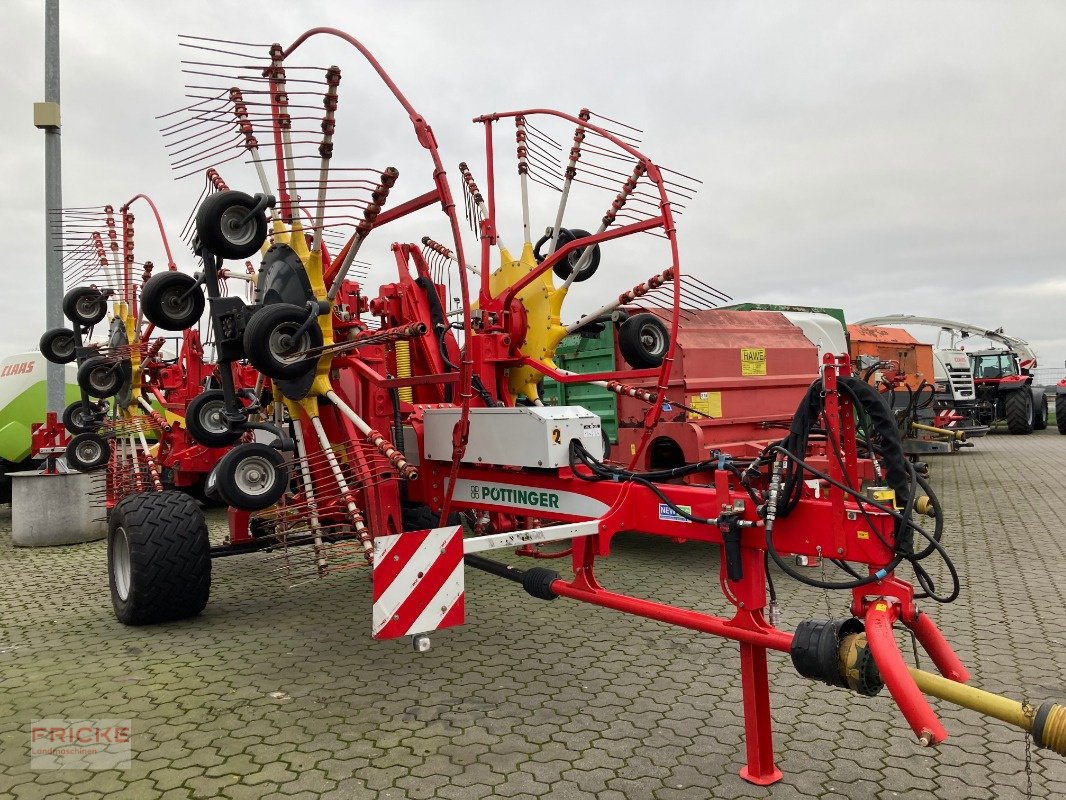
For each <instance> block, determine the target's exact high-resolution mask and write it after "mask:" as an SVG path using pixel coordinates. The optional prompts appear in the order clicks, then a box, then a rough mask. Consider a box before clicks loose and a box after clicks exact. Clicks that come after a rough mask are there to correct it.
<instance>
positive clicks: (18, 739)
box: [0, 430, 1066, 800]
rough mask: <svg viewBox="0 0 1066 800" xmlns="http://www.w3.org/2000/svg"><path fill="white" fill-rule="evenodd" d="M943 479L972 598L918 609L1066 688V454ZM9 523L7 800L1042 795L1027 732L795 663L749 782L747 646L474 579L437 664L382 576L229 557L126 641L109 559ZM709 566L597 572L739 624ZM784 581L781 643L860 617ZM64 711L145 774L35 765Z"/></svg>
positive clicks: (1, 620)
mask: <svg viewBox="0 0 1066 800" xmlns="http://www.w3.org/2000/svg"><path fill="white" fill-rule="evenodd" d="M932 473H933V481H934V485H935V487H936V488H937V490H938V492H939V493H940V495H941V496H942V498H943V500H944V502H945V504H946V506H947V507H948V529H947V534H946V542H947V545H948V547H949V548H950V551H951V553H952V554H953V556H954V558H955V561H956V563H957V565H958V567H959V569H960V572H961V573H962V575H963V581H964V590H963V595H962V597H961V598H960V599H959V601H958V602H956V603H955V604H954V605H952V606H949V607H935V606H931V605H928V604H927V606H926V610H928V611H930V613H931V614H932V615H933V617H934V619H935V620H936V621H937V622H938V624H940V625H941V627H942V628H943V629H944V630H945V631H946V632H947V635H948V638H949V640H950V641H951V642H952V643H953V644H954V645H955V647H956V649H957V650H958V652H959V654H960V655H961V657H962V659H963V661H964V662H965V663H966V664H968V665H969V667H970V668H971V670H972V672H973V676H974V682H975V684H976V685H979V686H982V687H984V688H987V689H990V690H993V691H1000V692H1005V693H1008V694H1010V695H1012V696H1013V697H1015V698H1018V699H1021V698H1023V697H1024V698H1027V699H1029V700H1030V701H1033V702H1040V701H1043V700H1044V699H1047V698H1058V699H1060V700H1062V699H1066V617H1064V613H1063V609H1064V606H1066V597H1064V595H1066V569H1064V567H1066V531H1064V526H1063V524H1062V519H1063V514H1064V511H1066V482H1064V475H1066V437H1062V436H1059V435H1058V434H1057V433H1056V432H1054V430H1052V431H1047V432H1044V433H1040V434H1035V435H1033V436H1030V437H1013V436H1006V435H993V436H990V437H988V438H986V439H985V440H983V441H981V442H979V443H978V445H977V447H976V448H974V449H973V450H969V451H964V452H963V453H961V454H959V455H958V456H955V457H947V458H937V459H935V460H934V461H933V462H932ZM221 523H222V520H221V517H219V516H217V515H215V516H214V517H213V525H214V528H215V534H216V535H218V534H219V533H220V531H221ZM0 525H2V526H3V530H0V797H3V798H7V797H14V798H26V800H29V799H30V798H46V797H68V796H75V797H78V798H82V799H83V800H91V799H92V798H103V797H108V798H111V797H121V798H168V799H169V798H175V799H177V798H215V797H226V798H234V800H243V799H244V798H260V797H266V798H296V799H302V798H381V799H385V798H387V799H388V800H404V799H405V798H408V799H410V800H421V799H422V798H445V800H468V799H469V800H473V799H474V798H485V797H507V798H534V797H536V798H544V799H545V800H546V799H548V798H552V799H553V800H563V799H564V798H565V799H566V800H580V799H582V798H602V800H623V798H656V800H681V798H707V797H723V798H726V797H749V798H766V797H772V798H807V797H811V798H814V797H817V798H877V799H878V800H888V799H889V798H892V799H895V798H930V797H935V798H945V799H948V798H950V799H952V800H964V799H966V798H973V800H986V799H989V798H1005V799H1006V798H1021V797H1025V796H1026V776H1025V770H1024V764H1025V752H1026V745H1025V739H1024V737H1023V735H1022V734H1021V733H1020V732H1018V731H1015V730H1013V729H1010V728H1007V727H1006V726H1004V725H1002V724H1000V723H995V722H986V721H984V720H983V719H981V718H980V717H978V716H977V715H975V714H973V713H971V712H966V711H961V710H959V709H955V708H953V707H950V706H948V705H947V704H943V703H940V702H938V701H937V702H934V706H935V707H937V708H938V710H939V711H940V712H941V714H942V717H943V719H944V722H945V725H946V727H947V728H948V730H949V732H950V733H951V738H950V739H949V740H948V741H947V742H945V743H944V744H943V745H941V746H940V747H939V748H936V749H930V750H923V749H922V748H920V747H919V746H918V745H917V743H916V742H915V741H914V737H913V736H912V735H911V734H910V731H909V729H908V728H906V726H905V725H904V723H903V721H902V717H901V716H900V714H899V712H898V711H897V710H896V709H895V708H894V707H893V705H892V704H891V702H890V701H889V699H888V697H887V695H886V696H882V697H877V698H861V697H855V696H853V695H851V694H849V693H847V692H845V691H844V690H838V689H829V688H827V687H825V686H822V685H820V684H819V685H815V684H812V683H810V682H808V681H805V680H802V679H800V678H799V677H798V676H797V675H796V674H795V673H794V671H793V669H792V667H791V664H790V663H789V662H788V659H787V657H784V656H782V655H780V654H772V655H771V662H770V669H771V682H772V693H773V706H774V720H775V730H776V737H775V741H776V745H777V750H778V759H779V766H780V767H781V769H782V770H783V771H784V779H783V780H782V781H781V782H780V783H779V784H777V785H776V786H775V787H772V788H768V789H764V788H758V787H754V786H751V785H749V784H747V783H744V782H743V781H741V780H740V778H739V777H738V775H737V771H738V770H739V769H740V767H741V766H742V761H741V758H742V753H743V724H742V712H741V703H740V689H739V679H738V675H737V670H738V655H737V647H736V645H735V644H733V643H731V642H727V641H723V640H720V639H715V638H712V637H708V636H700V635H697V634H694V633H689V632H686V631H681V630H678V629H672V628H668V627H665V626H662V625H659V624H657V623H653V622H650V621H646V620H641V619H637V618H635V617H628V616H624V615H621V614H618V613H614V612H610V611H606V610H597V609H595V608H591V607H587V606H584V605H581V604H578V603H573V602H570V601H566V600H557V601H555V602H553V603H544V602H541V601H536V600H532V599H530V598H528V597H527V596H526V595H525V594H524V593H523V592H522V591H521V589H520V588H519V587H518V586H516V585H515V584H511V583H506V582H501V581H499V580H498V579H494V578H491V577H489V576H487V575H484V574H482V573H479V572H475V571H469V572H468V575H467V598H468V599H467V603H468V605H467V617H468V622H467V625H466V626H465V627H463V628H459V629H455V630H452V631H449V632H444V633H440V634H438V635H436V636H434V647H433V650H432V651H431V652H429V653H427V654H423V655H418V654H415V653H414V652H413V651H412V650H411V648H410V645H409V644H408V642H407V641H396V642H375V641H373V640H372V639H371V638H370V637H369V634H368V629H369V616H370V614H369V604H370V596H369V583H368V581H367V580H366V577H365V575H364V574H362V573H360V574H356V573H352V572H349V573H345V574H341V575H337V576H334V577H331V578H329V579H326V580H321V581H315V582H313V583H310V584H307V585H304V586H300V587H298V588H295V589H293V588H289V587H288V586H287V585H286V583H285V582H284V581H282V580H280V579H279V578H278V577H277V576H275V575H274V574H273V572H272V570H273V569H274V568H275V567H276V566H277V562H276V561H274V560H272V559H271V558H270V556H268V555H265V554H256V555H248V556H242V557H236V558H226V559H221V560H218V561H216V562H215V563H214V582H213V589H212V597H211V602H210V604H209V605H208V607H207V610H206V612H205V613H204V614H203V615H202V616H200V617H198V618H196V619H194V620H189V621H185V622H180V623H175V624H170V625H164V626H159V627H154V628H140V629H136V628H125V627H123V626H122V625H120V624H119V623H118V622H116V620H115V619H114V617H113V616H112V612H111V608H110V602H109V598H108V592H107V580H106V574H105V558H106V556H105V548H104V545H103V543H102V542H101V543H94V544H89V545H81V546H76V547H67V548H51V549H34V550H21V549H15V548H13V547H12V546H11V544H10V539H9V537H8V535H7V530H9V528H10V511H9V510H6V509H4V510H0ZM717 564H718V559H717V554H716V553H715V551H714V550H712V549H711V548H709V547H706V546H702V545H697V544H683V545H678V544H674V543H671V542H667V541H660V540H654V539H651V538H642V537H638V536H625V537H621V538H620V539H619V540H617V545H616V551H615V552H614V554H613V555H612V557H611V558H610V559H608V560H606V561H605V562H603V566H602V569H601V573H600V577H601V580H602V581H603V582H604V583H605V584H606V585H608V586H610V587H612V588H616V589H618V590H621V591H627V592H631V593H635V594H640V595H643V596H648V597H654V598H656V599H660V600H664V601H667V602H671V603H677V604H681V605H685V606H688V607H692V608H697V609H705V610H709V611H715V612H722V613H724V612H725V611H726V606H725V603H724V601H722V600H721V596H720V591H719V588H718V585H717V574H718V567H717ZM934 574H936V575H937V576H938V577H943V572H942V570H941V571H936V572H934ZM777 579H778V580H777V583H778V585H779V587H780V594H781V596H782V598H783V607H784V614H785V616H784V621H783V627H788V628H791V627H793V626H794V625H795V624H796V623H797V622H798V621H800V620H801V619H804V618H807V617H810V616H821V617H824V616H825V615H826V607H827V602H828V606H829V608H830V609H831V610H832V611H833V613H834V614H835V615H842V614H843V613H844V612H845V609H846V606H847V598H846V597H845V596H844V595H843V594H842V593H835V594H834V595H833V596H830V597H828V598H826V596H825V594H824V593H823V592H820V591H814V590H811V589H808V588H805V587H802V586H797V585H796V584H795V583H793V582H791V581H789V580H788V579H787V578H786V577H785V576H784V575H782V574H778V575H777ZM908 647H909V645H908ZM54 717H67V718H122V719H126V718H128V719H132V720H133V765H132V767H131V768H130V769H127V770H122V771H116V770H112V771H104V772H71V771H51V772H34V771H33V770H31V769H30V763H29V756H28V748H29V734H28V728H29V725H30V722H31V720H33V719H38V718H54ZM1032 793H1033V796H1034V797H1041V798H1051V797H1066V763H1064V761H1063V760H1062V759H1060V758H1059V757H1058V756H1055V755H1053V754H1047V753H1044V752H1040V751H1034V753H1033V757H1032Z"/></svg>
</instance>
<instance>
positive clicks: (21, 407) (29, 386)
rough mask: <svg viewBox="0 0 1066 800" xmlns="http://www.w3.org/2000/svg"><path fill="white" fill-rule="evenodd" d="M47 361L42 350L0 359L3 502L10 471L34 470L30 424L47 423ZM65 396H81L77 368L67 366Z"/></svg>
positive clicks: (6, 498)
mask: <svg viewBox="0 0 1066 800" xmlns="http://www.w3.org/2000/svg"><path fill="white" fill-rule="evenodd" d="M46 367H47V362H46V361H45V360H44V356H42V355H41V354H40V353H17V354H15V355H12V356H8V357H6V358H4V359H2V360H0V503H9V502H11V482H10V480H9V479H8V478H7V473H9V472H18V471H20V470H25V469H33V468H34V467H36V466H37V462H36V461H34V460H33V459H32V458H30V455H31V451H32V447H31V444H30V426H31V425H33V423H35V422H44V415H45V405H46V390H45V383H46V381H45V370H46ZM65 375H66V398H67V402H68V403H73V402H74V401H75V400H78V399H79V398H80V397H81V391H80V389H78V383H77V369H76V366H75V365H74V364H68V365H67V367H66V372H65Z"/></svg>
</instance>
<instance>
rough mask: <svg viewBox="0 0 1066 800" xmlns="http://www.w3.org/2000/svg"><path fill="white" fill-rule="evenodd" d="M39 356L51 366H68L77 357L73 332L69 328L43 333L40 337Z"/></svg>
mask: <svg viewBox="0 0 1066 800" xmlns="http://www.w3.org/2000/svg"><path fill="white" fill-rule="evenodd" d="M41 355H42V356H44V357H45V359H46V360H48V361H51V362H52V363H53V364H69V363H70V362H71V361H73V360H74V359H75V358H77V357H78V356H77V343H76V341H75V339H74V331H72V330H70V329H69V328H52V329H51V330H48V331H45V332H44V335H43V336H42V337H41Z"/></svg>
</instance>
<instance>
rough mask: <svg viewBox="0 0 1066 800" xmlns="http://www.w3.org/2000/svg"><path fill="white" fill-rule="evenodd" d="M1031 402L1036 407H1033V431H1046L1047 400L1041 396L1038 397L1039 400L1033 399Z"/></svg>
mask: <svg viewBox="0 0 1066 800" xmlns="http://www.w3.org/2000/svg"><path fill="white" fill-rule="evenodd" d="M1033 402H1034V403H1036V405H1035V406H1034V407H1033V430H1034V431H1046V430H1047V418H1048V412H1047V398H1046V397H1044V395H1043V394H1041V395H1040V400H1037V399H1036V398H1035V397H1034V398H1033Z"/></svg>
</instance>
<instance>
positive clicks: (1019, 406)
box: [1003, 386, 1033, 436]
mask: <svg viewBox="0 0 1066 800" xmlns="http://www.w3.org/2000/svg"><path fill="white" fill-rule="evenodd" d="M1003 412H1004V415H1005V416H1006V418H1007V430H1008V431H1010V432H1011V433H1012V434H1014V435H1015V436H1024V435H1026V434H1030V433H1032V432H1033V395H1032V393H1031V392H1030V391H1029V387H1028V386H1023V387H1022V388H1021V389H1015V390H1013V391H1011V392H1007V396H1006V397H1004V398H1003Z"/></svg>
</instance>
